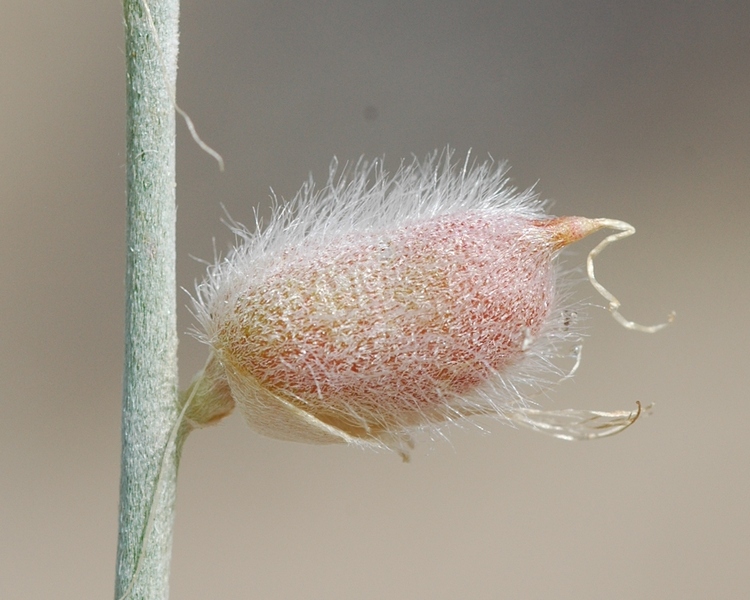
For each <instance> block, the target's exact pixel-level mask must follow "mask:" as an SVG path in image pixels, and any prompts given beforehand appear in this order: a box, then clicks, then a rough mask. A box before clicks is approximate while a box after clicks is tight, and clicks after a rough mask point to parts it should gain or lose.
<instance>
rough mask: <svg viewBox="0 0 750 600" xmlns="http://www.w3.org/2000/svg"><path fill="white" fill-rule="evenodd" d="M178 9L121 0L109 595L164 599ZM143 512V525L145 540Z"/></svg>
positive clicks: (173, 415) (173, 470)
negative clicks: (122, 291)
mask: <svg viewBox="0 0 750 600" xmlns="http://www.w3.org/2000/svg"><path fill="white" fill-rule="evenodd" d="M146 2H148V4H146ZM178 14H179V2H178V0H124V16H125V34H126V41H125V54H126V62H127V158H126V160H127V273H126V295H127V299H126V317H125V318H126V323H125V336H126V341H125V376H124V384H123V387H124V389H123V409H122V410H123V412H122V465H121V468H122V471H121V478H120V523H119V524H120V531H119V538H118V547H117V575H116V584H115V597H116V598H121V597H123V595H126V596H127V597H129V598H144V599H148V600H162V599H163V600H166V598H167V597H168V595H169V562H170V558H171V548H172V524H173V515H174V499H175V489H176V483H177V466H178V462H179V454H180V448H181V445H182V437H183V436H178V439H177V442H176V443H174V444H172V445H171V446H172V447H168V443H167V441H168V439H169V436H170V432H171V431H172V429H173V427H174V424H175V423H176V420H177V417H178V414H179V405H178V399H177V328H176V279H175V223H176V206H175V106H174V86H175V81H176V75H177V47H178ZM165 452H166V454H165ZM157 484H158V485H157ZM151 513H152V514H151ZM149 520H151V523H152V530H151V533H150V534H149V535H147V536H145V542H144V532H145V531H146V528H147V524H148V523H149ZM141 553H143V556H142V557H141ZM139 561H140V566H138V565H139ZM136 571H137V572H136ZM134 574H135V575H136V577H135V579H134ZM133 581H134V583H133V584H132V587H131V583H132V582H133Z"/></svg>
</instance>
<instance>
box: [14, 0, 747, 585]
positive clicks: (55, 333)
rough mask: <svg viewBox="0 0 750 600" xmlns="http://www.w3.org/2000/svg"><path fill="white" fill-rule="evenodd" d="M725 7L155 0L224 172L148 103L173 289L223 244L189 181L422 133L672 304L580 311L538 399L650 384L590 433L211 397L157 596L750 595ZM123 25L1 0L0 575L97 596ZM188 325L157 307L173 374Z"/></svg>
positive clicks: (119, 210) (117, 296)
mask: <svg viewBox="0 0 750 600" xmlns="http://www.w3.org/2000/svg"><path fill="white" fill-rule="evenodd" d="M748 31H750V3H747V2H743V1H740V0H737V1H735V2H713V3H677V2H659V3H654V2H645V1H644V2H614V1H597V2H594V1H589V2H564V3H563V2H489V1H483V2H482V1H476V2H472V1H463V2H458V1H456V2H448V1H439V2H427V1H422V2H394V1H385V2H370V1H365V0H354V1H352V0H347V1H345V2H344V1H333V2H319V1H309V2H260V1H247V0H243V1H234V2H186V3H185V4H184V6H183V8H182V38H181V42H182V43H181V56H180V74H179V79H178V93H179V100H180V102H181V104H182V106H183V108H185V109H186V110H188V111H189V112H190V114H191V116H192V117H193V119H194V120H195V122H196V124H197V126H198V128H199V131H200V132H201V133H202V134H203V136H204V137H205V139H206V140H207V141H208V142H209V143H211V144H212V145H213V146H214V147H215V148H217V149H218V150H219V151H220V152H221V153H222V154H223V155H224V157H225V159H226V161H227V171H226V173H223V174H222V173H219V172H218V170H217V168H216V165H215V163H214V162H213V161H212V160H211V159H210V158H209V157H208V156H206V155H205V154H203V153H202V152H201V151H200V150H199V149H198V148H197V147H196V146H195V145H194V144H193V143H192V142H191V141H190V139H189V137H188V135H187V133H186V129H185V127H184V125H182V124H181V125H180V127H179V136H178V137H179V142H178V201H179V232H178V236H179V242H178V253H179V267H178V268H179V284H180V285H181V286H183V287H186V288H192V285H193V281H194V280H195V279H196V278H200V277H201V274H202V272H203V268H204V267H203V266H202V265H201V264H200V263H199V262H197V261H195V260H193V259H191V258H190V257H191V256H196V257H199V258H202V259H211V257H212V255H213V249H212V248H213V246H212V244H213V241H212V240H214V239H215V240H216V246H217V248H219V249H220V250H223V249H225V248H227V245H228V244H229V242H230V240H231V236H230V235H229V233H228V231H227V229H226V227H225V226H223V225H222V224H221V222H220V221H221V219H222V217H223V210H222V208H221V204H222V203H223V204H224V205H225V206H226V208H227V210H228V211H229V213H230V214H231V215H232V216H233V217H234V218H236V219H237V220H239V221H246V222H250V221H251V220H252V211H251V208H252V207H253V206H256V205H266V204H267V201H268V195H269V192H268V190H269V188H270V187H272V188H273V189H274V190H275V191H276V192H277V193H278V194H280V195H282V196H285V197H290V196H292V195H293V194H294V192H295V191H296V189H297V188H298V187H299V186H300V184H301V183H302V182H303V181H304V180H305V179H306V178H307V176H308V173H310V172H312V173H313V174H314V175H315V176H316V178H318V179H321V178H324V177H325V175H326V172H327V165H328V163H329V161H330V159H331V157H332V156H333V155H337V156H338V157H339V158H340V159H342V160H350V159H355V158H357V157H358V156H360V155H361V154H365V155H367V156H369V157H373V156H380V155H385V157H386V164H387V165H390V166H391V167H393V166H395V165H396V164H397V163H398V161H399V160H400V158H401V157H404V156H406V157H408V156H410V155H411V154H412V153H414V154H416V155H418V156H423V155H424V154H426V153H427V152H429V151H431V150H433V149H435V148H442V147H444V146H445V145H446V144H451V145H452V146H454V147H455V148H456V149H457V152H459V153H465V152H466V151H467V150H468V149H469V148H473V152H474V153H475V154H476V155H477V156H480V157H484V156H486V155H487V154H488V153H489V154H491V155H492V156H494V157H496V158H506V159H508V160H509V161H510V163H511V165H512V170H511V175H512V177H513V178H514V181H515V183H516V184H517V185H518V186H520V187H527V186H530V185H533V184H535V183H536V182H537V181H539V183H538V190H539V191H540V192H541V193H542V194H543V195H544V196H545V197H549V198H553V199H554V200H555V201H556V204H555V206H554V212H556V213H558V214H582V215H586V216H592V217H598V216H607V217H612V218H618V219H624V220H627V221H630V222H631V223H633V224H634V225H635V226H636V227H637V228H638V234H637V235H636V236H635V237H634V238H630V239H629V240H628V241H626V242H622V243H620V244H618V245H616V246H614V247H612V248H611V249H608V250H607V252H606V253H605V254H604V255H603V256H602V258H601V260H600V261H599V266H598V269H599V275H600V277H601V279H602V280H603V281H604V282H605V283H606V284H608V285H609V287H610V288H611V289H612V290H613V291H614V292H615V293H616V294H617V295H618V296H619V297H620V299H621V300H622V301H623V304H624V312H625V313H626V315H628V316H629V317H632V318H634V319H637V320H639V321H641V322H645V323H651V322H656V321H659V320H661V319H663V318H664V316H665V315H666V313H667V312H668V311H669V310H671V309H675V310H677V312H678V321H677V322H676V323H675V325H674V326H673V327H672V328H670V329H669V330H667V331H664V332H661V333H659V334H656V335H653V336H648V335H643V334H638V333H634V332H629V331H625V330H623V329H622V328H620V327H619V326H617V325H616V324H615V323H614V322H613V321H612V320H611V319H610V318H609V317H608V315H607V314H606V311H604V310H599V309H593V310H592V311H591V313H592V317H591V319H590V321H589V325H590V333H591V338H590V339H589V341H588V343H587V345H586V347H585V349H584V361H583V365H582V367H581V370H580V372H579V374H578V375H577V377H576V379H575V380H574V381H572V382H567V383H565V384H563V385H561V386H560V387H559V388H558V389H557V390H555V391H554V392H553V393H552V395H551V399H550V403H552V402H554V406H558V407H560V408H562V407H569V406H580V407H591V408H602V409H620V408H630V407H632V406H634V403H635V401H636V400H642V401H644V402H652V401H653V402H656V410H655V412H654V415H653V416H652V417H651V418H648V419H644V420H643V421H641V422H639V423H638V424H637V425H636V426H635V427H633V428H632V429H630V430H629V431H628V432H626V433H625V434H623V435H620V436H617V437H615V438H612V439H609V440H603V441H601V442H595V443H579V444H571V443H564V442H560V441H556V440H553V439H548V438H545V437H543V436H540V435H536V434H533V433H532V432H529V431H525V430H524V431H518V430H513V429H511V428H508V427H505V426H502V425H500V424H493V423H483V426H485V427H486V428H487V429H489V430H490V431H491V434H490V435H483V434H481V433H480V432H479V431H477V430H476V429H475V428H472V427H468V428H466V429H463V430H457V431H454V432H453V435H452V436H451V441H450V442H434V443H432V442H429V441H423V443H422V444H420V446H419V447H418V449H417V452H416V453H415V455H414V458H413V462H412V464H410V465H404V464H402V463H401V462H400V461H399V459H398V458H397V457H396V456H393V455H390V454H386V453H383V454H371V453H364V452H361V451H358V450H355V449H351V448H346V447H313V446H303V445H295V444H288V443H282V442H276V441H273V440H268V439H264V438H261V437H260V436H258V435H255V434H253V433H252V432H251V431H250V430H249V429H248V428H247V427H246V426H245V425H244V423H243V422H242V420H241V418H240V417H239V416H238V415H233V416H232V417H231V418H229V419H228V420H226V421H225V422H224V423H222V424H221V425H220V426H218V427H215V428H213V429H209V430H205V431H201V432H198V433H195V434H194V435H193V436H192V437H191V438H190V439H189V440H188V443H187V446H186V449H185V454H184V458H183V463H182V470H181V474H180V488H179V497H178V507H177V521H176V533H175V548H174V559H173V570H172V573H173V577H172V596H173V598H176V599H186V600H187V599H199V598H201V599H202V598H284V599H286V598H300V599H326V600H333V599H344V598H347V599H348V598H357V599H359V598H362V599H381V598H430V599H454V598H472V599H495V598H592V599H593V598H597V599H598V598H612V599H617V598H623V599H624V598H627V599H631V598H680V599H686V598H743V597H750V573H749V572H748V565H749V564H750V510H749V508H748V507H749V505H750V475H749V474H748V457H749V456H750V437H749V436H748V428H749V427H750V402H749V401H748V400H749V396H750V394H749V393H748V387H749V385H750V375H749V374H748V365H747V360H748V355H750V341H749V340H750V337H749V336H748V333H749V329H750V328H749V327H748V294H749V293H750V273H749V269H748V259H750V242H749V241H748V237H749V236H748V233H747V224H748V217H750V208H749V200H750V143H749V140H750V65H749V62H750V61H749V60H748V59H750V34H749V33H748ZM122 49H123V41H122V27H121V12H120V6H119V4H118V2H116V1H115V0H112V1H109V2H93V1H88V2H84V1H80V0H73V1H71V2H65V3H53V2H47V3H34V2H24V1H21V0H10V2H5V3H4V7H3V18H2V20H0V82H1V83H0V109H1V110H0V173H1V174H0V257H1V260H0V282H1V288H0V320H1V321H0V597H2V598H42V597H48V598H101V597H104V598H107V597H111V594H112V589H113V583H112V580H113V576H114V560H115V548H116V532H117V500H118V489H117V488H118V477H119V475H118V469H119V444H120V438H119V410H120V407H119V403H120V389H121V377H122V374H121V369H122V348H123V342H122V329H123V316H122V314H123V304H124V302H123V270H124V232H123V227H124V179H125V176H124V167H123V163H124V152H123V149H124V125H123V113H124V100H123V92H124V75H123V63H124V61H123V56H122V52H123V50H122ZM593 242H594V240H590V241H586V242H583V243H582V244H581V246H580V248H575V249H574V251H573V253H572V255H571V259H572V261H574V262H576V263H581V262H582V261H583V259H584V257H585V251H586V250H587V249H588V248H591V247H592V245H593ZM581 294H582V297H587V298H590V299H591V300H592V301H596V302H598V300H596V298H595V294H594V292H593V290H591V289H590V288H589V287H587V285H586V284H582V286H581ZM180 298H181V304H185V303H186V302H187V296H186V295H185V294H181V296H180ZM179 319H180V322H179V327H180V331H181V332H183V331H185V330H187V329H188V328H189V327H190V325H191V319H190V316H189V314H188V312H187V310H185V309H182V310H181V312H180V313H179ZM205 354H206V351H205V348H203V347H201V346H200V344H199V343H198V342H196V341H195V340H193V339H191V338H189V337H187V336H184V337H183V341H182V342H181V347H180V355H181V356H180V358H181V364H180V369H181V378H182V381H183V384H184V383H186V382H187V381H188V380H189V378H190V377H191V375H192V373H193V372H194V371H195V370H197V369H198V368H199V367H200V366H201V364H202V363H203V361H204V359H205Z"/></svg>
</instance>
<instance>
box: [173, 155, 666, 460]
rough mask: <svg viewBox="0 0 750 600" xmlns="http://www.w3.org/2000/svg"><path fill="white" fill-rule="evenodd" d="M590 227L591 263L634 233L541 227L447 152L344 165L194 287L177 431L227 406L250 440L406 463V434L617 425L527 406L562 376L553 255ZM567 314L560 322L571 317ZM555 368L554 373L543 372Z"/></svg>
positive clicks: (243, 234)
mask: <svg viewBox="0 0 750 600" xmlns="http://www.w3.org/2000/svg"><path fill="white" fill-rule="evenodd" d="M601 228H613V229H616V230H619V233H616V234H612V235H610V236H609V237H608V238H606V239H605V240H604V241H603V242H601V243H600V244H599V246H597V247H596V248H595V249H594V250H593V251H592V253H591V255H590V256H589V277H590V279H591V281H592V283H593V284H594V285H595V287H596V288H597V289H598V290H599V291H600V292H601V293H602V294H603V295H604V296H605V297H606V298H607V299H608V300H609V301H610V310H611V311H612V313H613V315H615V317H616V318H617V319H618V320H619V321H620V322H621V323H623V324H624V325H625V326H626V327H630V328H633V329H641V330H647V331H653V330H656V329H658V328H660V327H661V326H656V327H650V328H649V327H642V326H639V325H636V324H635V323H632V322H630V321H627V320H625V319H624V318H623V317H622V316H621V315H620V313H619V311H618V307H619V303H618V302H617V300H616V299H615V298H614V297H613V296H612V295H611V294H610V293H609V292H608V291H607V290H606V289H604V288H603V287H602V286H601V285H600V284H599V283H598V282H597V281H596V279H595V278H594V272H593V263H592V258H593V256H594V255H595V254H596V253H598V252H599V251H600V250H601V249H602V248H603V247H604V245H606V244H608V243H609V242H610V241H612V240H613V239H616V238H618V237H622V236H625V235H630V234H632V233H633V232H634V229H633V228H632V227H631V226H630V225H627V224H626V223H622V222H619V221H613V220H609V219H587V218H582V217H551V216H548V215H547V214H545V212H544V203H543V202H541V201H540V200H539V199H538V198H537V197H536V196H535V195H534V194H533V193H531V192H524V193H518V192H516V191H515V190H514V189H512V188H510V187H509V185H508V182H507V179H506V177H505V170H504V168H503V166H502V165H496V164H494V163H484V164H470V163H469V159H468V158H467V160H466V161H465V162H464V163H462V164H459V165H456V164H454V163H452V162H451V154H450V152H447V151H446V152H444V153H442V154H438V153H435V154H433V155H431V156H429V157H428V158H427V159H426V160H425V161H423V162H419V161H416V160H415V161H414V162H413V163H411V164H408V165H406V164H402V166H401V167H400V168H399V170H398V171H397V172H396V173H395V174H394V175H392V176H390V175H388V174H387V173H386V172H385V171H384V170H383V167H382V166H381V163H380V162H377V161H376V162H373V163H367V162H364V161H360V162H359V163H357V164H356V165H355V166H354V167H353V168H351V169H349V170H346V169H345V170H344V172H343V174H341V173H339V172H338V168H337V164H336V162H335V161H334V163H333V165H332V166H331V171H330V176H329V180H328V183H327V185H326V186H325V187H324V188H322V189H320V190H316V189H315V187H314V185H313V183H312V181H310V182H309V183H308V184H306V185H305V186H304V187H303V188H302V190H301V191H300V192H299V193H298V195H297V197H296V198H295V199H294V200H293V201H292V202H291V203H289V204H287V205H284V206H282V207H280V208H277V209H276V211H275V214H274V216H273V218H272V220H271V222H270V223H269V224H268V226H266V227H265V228H261V227H258V230H257V231H255V232H250V231H247V230H245V229H243V228H241V227H239V226H237V227H236V233H237V235H238V239H239V242H240V243H239V245H238V246H237V247H236V248H235V249H234V250H232V252H231V253H230V254H229V255H228V256H227V257H226V258H225V259H223V260H220V261H219V262H218V263H217V264H216V265H215V266H213V267H212V268H210V270H209V274H208V277H207V278H206V280H205V281H204V282H203V283H201V284H200V285H199V286H198V290H197V294H196V300H195V307H194V308H195V314H196V316H197V318H198V321H199V323H200V326H201V330H202V331H201V333H200V337H201V338H202V339H203V340H204V341H205V342H206V343H207V344H208V346H209V348H210V357H209V360H208V362H207V364H206V367H205V368H204V370H203V371H201V373H199V374H198V375H197V376H196V378H195V380H194V381H193V383H192V385H191V387H190V388H189V390H188V391H187V392H186V393H185V394H184V399H185V400H184V401H185V402H186V403H188V405H187V406H186V412H185V415H186V419H187V421H188V422H189V423H190V424H192V425H193V426H202V425H205V424H207V423H211V422H215V421H217V420H218V419H220V418H221V417H223V416H224V415H226V414H228V413H229V412H230V411H231V410H232V408H233V407H234V405H235V404H236V405H238V407H239V408H240V409H241V411H242V412H243V414H244V416H245V418H246V419H247V422H248V423H249V425H250V426H251V427H252V428H253V429H255V430H256V431H258V432H260V433H263V434H265V435H268V436H271V437H274V438H279V439H284V440H292V441H298V442H309V443H335V442H347V443H352V444H358V445H364V446H372V447H386V448H390V449H393V450H395V451H397V452H399V453H400V454H401V455H402V456H403V457H404V458H407V457H408V452H409V448H411V446H412V441H411V439H412V434H413V433H414V432H416V431H419V430H428V431H430V432H432V433H435V432H440V431H442V429H441V428H442V427H443V426H444V425H445V424H448V423H452V422H457V421H462V420H464V419H465V418H467V417H472V416H475V415H495V416H498V417H500V418H503V419H507V420H510V421H512V422H515V423H519V424H524V425H528V426H531V427H532V428H535V429H539V430H542V431H548V432H550V433H553V434H554V435H557V436H558V437H563V438H567V439H586V438H593V437H601V436H603V435H608V434H611V433H615V432H617V431H620V430H622V429H624V428H625V427H627V426H628V425H629V424H630V423H632V422H633V421H634V420H635V418H637V416H638V414H639V412H640V405H639V407H638V409H637V410H635V411H633V412H632V413H631V412H615V413H599V412H591V411H565V410H562V411H544V410H540V409H538V408H536V407H535V405H534V402H533V401H531V400H530V398H529V391H533V390H541V389H543V388H544V387H545V385H548V384H550V383H554V382H555V381H557V380H559V379H561V378H565V376H566V375H565V373H564V372H563V370H562V369H561V368H560V367H559V366H557V364H556V362H555V361H556V360H557V359H558V358H559V357H561V356H570V355H571V353H572V352H573V353H574V352H575V351H576V350H577V349H579V348H580V337H581V336H580V332H579V331H577V330H576V328H575V323H571V315H572V314H573V312H572V310H571V307H570V306H567V305H566V293H565V285H566V284H565V281H563V280H561V279H562V278H561V273H560V269H559V267H558V266H557V264H556V256H557V254H558V253H559V251H560V250H561V249H562V248H564V247H565V246H567V245H568V244H571V243H573V242H576V241H578V240H580V239H581V238H583V237H585V236H587V235H589V234H590V233H592V232H594V231H597V230H598V229H601ZM576 310H578V309H576ZM558 362H559V361H558Z"/></svg>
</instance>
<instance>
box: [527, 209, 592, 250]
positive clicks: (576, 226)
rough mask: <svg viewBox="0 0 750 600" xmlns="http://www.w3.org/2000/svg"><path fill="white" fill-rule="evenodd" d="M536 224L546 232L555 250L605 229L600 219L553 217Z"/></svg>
mask: <svg viewBox="0 0 750 600" xmlns="http://www.w3.org/2000/svg"><path fill="white" fill-rule="evenodd" d="M537 223H538V226H539V227H541V228H542V229H544V230H545V231H546V232H547V234H548V235H549V239H550V243H551V244H552V245H553V247H554V249H555V250H560V249H562V248H564V247H565V246H568V245H570V244H573V243H575V242H577V241H579V240H582V239H583V238H585V237H586V236H588V235H591V234H592V233H594V232H596V231H599V230H600V229H602V228H604V227H606V224H605V223H604V222H603V220H602V219H589V218H586V217H554V218H552V219H547V220H544V221H538V222H537Z"/></svg>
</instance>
